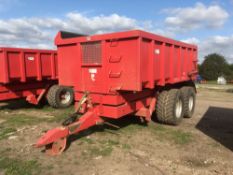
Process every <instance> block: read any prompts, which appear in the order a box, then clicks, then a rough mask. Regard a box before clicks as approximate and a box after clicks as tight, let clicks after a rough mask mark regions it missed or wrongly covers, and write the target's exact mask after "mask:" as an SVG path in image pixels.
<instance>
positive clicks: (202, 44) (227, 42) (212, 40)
mask: <svg viewBox="0 0 233 175" xmlns="http://www.w3.org/2000/svg"><path fill="white" fill-rule="evenodd" d="M183 41H184V42H187V43H192V44H197V45H198V48H199V61H200V62H202V61H203V59H204V57H205V56H206V55H208V54H211V53H219V54H221V55H223V56H224V57H225V58H226V60H227V61H228V62H230V63H233V50H232V47H233V35H230V36H221V35H216V36H212V37H209V38H206V39H203V40H201V41H200V40H199V39H197V38H188V39H186V40H183Z"/></svg>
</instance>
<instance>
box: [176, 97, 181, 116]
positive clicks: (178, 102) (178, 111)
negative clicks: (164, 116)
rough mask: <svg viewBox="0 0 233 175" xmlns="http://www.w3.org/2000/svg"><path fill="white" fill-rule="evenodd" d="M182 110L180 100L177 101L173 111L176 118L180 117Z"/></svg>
mask: <svg viewBox="0 0 233 175" xmlns="http://www.w3.org/2000/svg"><path fill="white" fill-rule="evenodd" d="M182 110H183V104H182V100H181V99H179V100H177V102H176V109H175V115H176V118H180V117H181V115H182Z"/></svg>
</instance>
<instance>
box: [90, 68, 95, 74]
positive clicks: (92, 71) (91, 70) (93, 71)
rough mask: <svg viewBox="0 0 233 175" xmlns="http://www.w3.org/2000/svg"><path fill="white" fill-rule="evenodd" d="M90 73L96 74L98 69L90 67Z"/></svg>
mask: <svg viewBox="0 0 233 175" xmlns="http://www.w3.org/2000/svg"><path fill="white" fill-rule="evenodd" d="M89 73H90V74H96V73H97V69H89Z"/></svg>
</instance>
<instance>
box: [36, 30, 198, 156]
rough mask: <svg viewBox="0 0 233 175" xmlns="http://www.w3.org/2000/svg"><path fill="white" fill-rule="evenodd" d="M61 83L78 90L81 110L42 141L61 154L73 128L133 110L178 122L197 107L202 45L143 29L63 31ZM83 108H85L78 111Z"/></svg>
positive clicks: (147, 116)
mask: <svg viewBox="0 0 233 175" xmlns="http://www.w3.org/2000/svg"><path fill="white" fill-rule="evenodd" d="M55 44H56V45H57V47H58V58H59V61H58V67H59V84H60V85H63V86H72V87H73V88H74V90H75V104H76V111H75V113H74V114H73V115H71V116H70V117H69V118H68V119H67V120H65V121H64V122H63V126H62V127H59V128H55V129H52V130H49V131H48V132H47V133H46V134H45V135H44V136H43V137H41V138H40V139H39V140H38V142H37V143H36V146H37V147H42V146H46V148H47V150H48V152H49V153H50V154H52V155H55V154H60V153H61V152H62V151H63V150H64V149H65V146H66V139H67V137H68V136H69V135H71V134H76V133H79V132H80V131H82V130H85V129H87V128H89V127H91V126H93V125H97V124H101V123H104V122H105V118H112V119H118V118H120V117H123V116H125V115H128V114H134V115H136V116H139V117H141V119H142V120H145V121H147V122H149V121H150V120H151V116H152V113H153V112H154V111H156V115H157V118H158V120H159V121H160V122H162V123H166V124H173V125H177V124H179V123H180V122H181V120H182V118H183V117H191V116H192V114H193V112H194V107H195V96H196V89H195V85H194V83H193V80H195V79H196V75H197V47H196V46H195V45H190V44H186V43H183V42H179V41H175V40H172V39H168V38H165V37H162V36H158V35H154V34H151V33H147V32H144V31H140V30H134V31H127V32H118V33H111V34H102V35H93V36H80V35H75V34H71V33H66V32H59V33H58V34H57V36H56V39H55ZM78 113H82V114H83V115H82V116H81V117H78V115H77V114H78Z"/></svg>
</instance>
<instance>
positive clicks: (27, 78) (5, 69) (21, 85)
mask: <svg viewBox="0 0 233 175" xmlns="http://www.w3.org/2000/svg"><path fill="white" fill-rule="evenodd" d="M57 61H58V60H57V52H56V51H55V50H40V49H22V48H6V47H4V48H3V47H2V48H0V101H8V100H13V99H19V98H25V99H26V100H27V101H28V102H29V103H32V104H38V103H39V102H40V100H41V99H42V97H44V96H46V95H47V97H48V98H47V99H48V101H49V103H50V105H52V106H53V107H61V106H62V105H63V106H64V107H65V106H66V105H69V103H70V102H69V103H67V99H66V98H65V96H67V94H68V92H69V93H72V91H68V92H67V91H66V90H67V88H66V89H65V90H63V92H61V93H60V94H59V96H60V99H59V98H58V97H55V96H56V94H55V93H57V92H54V91H55V90H54V89H58V86H57V84H58V63H57ZM71 96H73V95H72V94H71ZM54 98H56V99H57V101H56V102H53V101H54ZM62 98H64V99H62ZM71 101H72V97H71ZM58 103H59V104H58ZM65 103H66V104H65Z"/></svg>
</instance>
